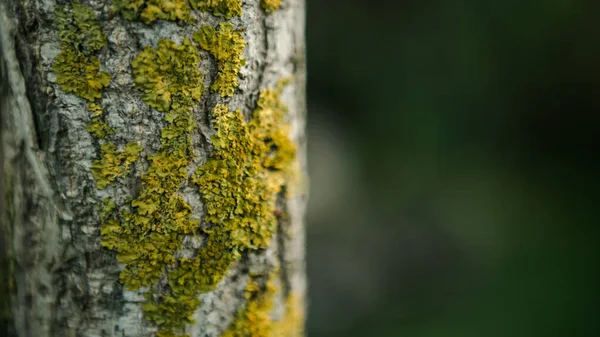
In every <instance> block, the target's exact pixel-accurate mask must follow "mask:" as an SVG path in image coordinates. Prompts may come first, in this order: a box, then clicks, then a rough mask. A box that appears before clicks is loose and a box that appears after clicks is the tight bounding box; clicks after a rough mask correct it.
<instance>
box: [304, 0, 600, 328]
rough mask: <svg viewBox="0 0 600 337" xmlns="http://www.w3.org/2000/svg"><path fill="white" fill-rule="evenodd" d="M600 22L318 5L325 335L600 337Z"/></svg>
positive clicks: (496, 12) (509, 8) (316, 159)
mask: <svg viewBox="0 0 600 337" xmlns="http://www.w3.org/2000/svg"><path fill="white" fill-rule="evenodd" d="M599 19H600V2H598V1H584V0H546V1H543V2H540V1H533V0H504V1H496V0H462V1H459V0H455V1H452V0H449V1H441V0H420V1H417V0H404V1H401V0H395V1H394V0H382V1H378V2H377V3H376V4H375V3H373V2H371V1H365V0H346V1H341V0H329V1H316V0H312V1H308V25H307V26H308V28H307V29H308V32H307V34H308V62H309V136H310V139H309V161H310V162H309V165H310V166H309V169H310V172H309V173H310V174H311V179H312V181H313V184H312V187H311V198H312V200H311V203H310V205H309V230H308V271H309V278H310V296H311V298H310V303H311V306H310V311H309V324H308V331H309V336H310V337H320V336H328V337H329V336H333V337H335V336H378V337H383V336H410V337H418V336H424V337H425V336H427V337H438V336H439V337H445V336H461V337H462V336H473V337H479V336H492V337H493V336H523V337H525V336H527V337H531V336H569V337H574V336H593V335H597V334H598V332H599V330H600V328H599V327H597V324H595V322H594V320H593V315H594V312H595V306H594V304H595V303H596V302H597V301H598V299H600V298H599V297H600V296H599V295H600V292H599V291H598V290H597V287H596V284H597V283H598V282H599V281H600V278H599V277H598V276H597V275H596V271H595V269H596V265H595V263H594V262H593V261H595V260H596V253H597V250H598V249H597V243H598V238H599V234H600V233H599V231H598V225H599V222H598V216H597V215H596V213H597V212H596V209H597V206H596V205H597V201H596V199H597V198H596V194H597V193H598V190H599V187H600V179H599V176H598V172H600V170H599V169H600V161H599V160H598V158H599V157H600V156H599V152H600V151H598V150H599V149H600V139H599V137H598V134H599V132H598V129H599V128H600V123H599V122H600V99H599V97H600V95H599V94H600V26H599V25H598V24H597V22H599ZM329 147H332V149H329ZM328 167H336V169H328ZM336 182H337V183H336ZM332 189H333V190H334V191H331V190H332ZM336 191H338V192H336ZM324 201H325V202H324Z"/></svg>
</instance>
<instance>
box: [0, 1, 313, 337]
mask: <svg viewBox="0 0 600 337" xmlns="http://www.w3.org/2000/svg"><path fill="white" fill-rule="evenodd" d="M304 55H305V54H304V0H282V1H281V5H279V1H277V0H190V1H189V2H188V0H139V1H132V0H116V1H115V2H114V5H113V3H112V1H110V0H82V3H77V2H71V1H66V0H2V1H0V75H1V76H0V113H1V116H0V117H1V119H0V120H1V128H0V130H1V138H2V142H1V146H0V167H2V174H1V179H0V192H1V193H2V197H3V198H1V199H0V201H1V202H0V207H1V208H0V212H1V213H0V239H1V240H0V275H1V277H0V304H1V306H0V317H1V319H0V322H1V323H0V324H1V326H0V335H2V336H34V337H46V336H48V337H50V336H52V337H55V336H90V337H91V336H184V335H188V336H194V337H195V336H301V335H303V325H304V318H303V317H304V316H303V313H304V302H303V298H304V294H305V275H304V223H303V221H304V207H305V204H306V195H307V193H306V183H305V182H306V180H305V179H304V176H305V169H304V168H305V155H304V149H305V133H304V127H305V96H304V95H305V91H304V86H305V60H304ZM237 110H239V111H237Z"/></svg>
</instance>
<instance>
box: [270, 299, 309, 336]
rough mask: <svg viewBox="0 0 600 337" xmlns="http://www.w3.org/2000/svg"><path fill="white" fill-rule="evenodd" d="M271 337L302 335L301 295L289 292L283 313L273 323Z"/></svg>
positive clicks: (302, 309)
mask: <svg viewBox="0 0 600 337" xmlns="http://www.w3.org/2000/svg"><path fill="white" fill-rule="evenodd" d="M271 336H273V337H303V336H304V303H303V301H302V297H301V296H299V295H298V294H295V293H291V294H289V295H288V296H287V298H286V300H285V315H284V316H283V318H282V319H281V320H280V321H278V322H276V323H275V324H274V325H273V332H272V333H271Z"/></svg>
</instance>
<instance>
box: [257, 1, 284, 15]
mask: <svg viewBox="0 0 600 337" xmlns="http://www.w3.org/2000/svg"><path fill="white" fill-rule="evenodd" d="M260 5H261V6H262V8H263V9H264V10H265V12H267V13H274V12H275V11H276V10H277V9H279V6H281V0H261V2H260Z"/></svg>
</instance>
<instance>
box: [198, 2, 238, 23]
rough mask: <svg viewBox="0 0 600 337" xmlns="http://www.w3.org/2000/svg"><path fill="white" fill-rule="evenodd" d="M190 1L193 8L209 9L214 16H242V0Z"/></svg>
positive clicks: (204, 10) (228, 17) (229, 17)
mask: <svg viewBox="0 0 600 337" xmlns="http://www.w3.org/2000/svg"><path fill="white" fill-rule="evenodd" d="M190 3H191V4H192V7H194V9H200V10H201V11H203V12H206V11H210V12H212V13H213V15H214V16H224V17H226V18H227V19H231V18H232V17H234V16H242V0H190Z"/></svg>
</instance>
